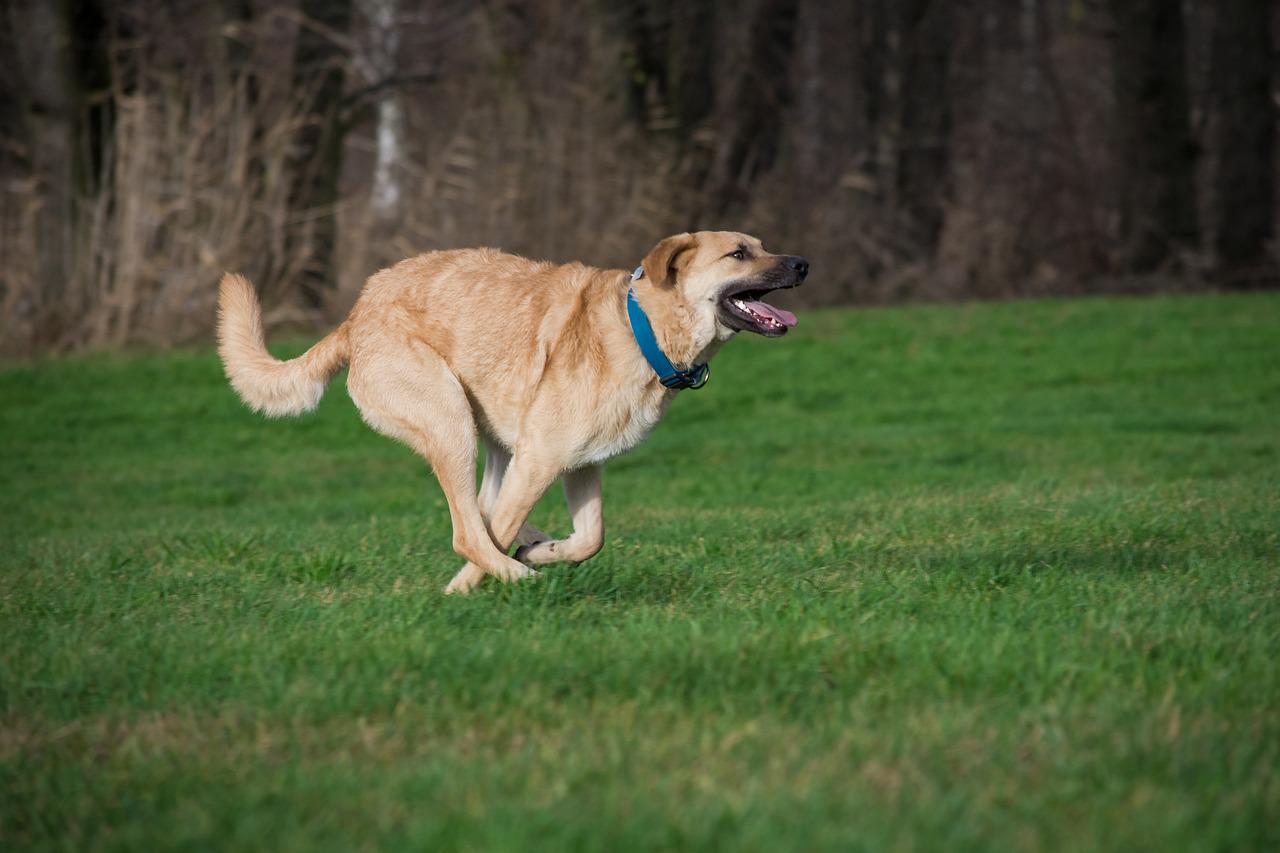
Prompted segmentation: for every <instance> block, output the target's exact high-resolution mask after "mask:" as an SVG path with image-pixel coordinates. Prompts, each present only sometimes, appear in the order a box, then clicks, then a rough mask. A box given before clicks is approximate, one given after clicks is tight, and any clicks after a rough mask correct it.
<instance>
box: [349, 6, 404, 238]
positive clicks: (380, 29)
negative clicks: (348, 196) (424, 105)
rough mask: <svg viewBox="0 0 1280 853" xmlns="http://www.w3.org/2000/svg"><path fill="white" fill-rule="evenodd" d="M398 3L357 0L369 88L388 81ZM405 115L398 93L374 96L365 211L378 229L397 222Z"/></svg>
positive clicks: (396, 44) (396, 47)
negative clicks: (364, 28) (365, 34)
mask: <svg viewBox="0 0 1280 853" xmlns="http://www.w3.org/2000/svg"><path fill="white" fill-rule="evenodd" d="M399 6H400V3H399V0H360V8H361V11H362V12H363V13H364V16H365V17H366V18H368V20H369V44H368V47H367V48H366V62H365V64H366V65H367V66H368V76H369V81H368V82H369V85H371V86H376V85H381V84H384V83H386V82H387V81H389V80H391V79H392V78H393V77H394V76H395V74H396V62H397V58H398V54H399V51H400V21H399V20H398V18H399ZM404 137H405V115H404V104H403V102H402V101H401V98H400V90H399V89H398V88H397V87H396V86H390V85H388V86H385V87H384V88H383V90H382V91H381V92H380V93H379V95H378V104H377V109H376V115H375V119H374V163H373V187H372V189H371V190H370V193H369V207H370V211H371V212H372V214H373V217H374V220H375V222H376V223H377V225H378V227H379V228H380V229H383V230H385V229H388V228H391V227H394V226H395V224H396V223H397V221H398V220H399V218H400V204H401V200H402V198H403V195H404V194H403V189H402V186H401V181H402V180H403V178H404V174H403V173H404V160H405V138H404Z"/></svg>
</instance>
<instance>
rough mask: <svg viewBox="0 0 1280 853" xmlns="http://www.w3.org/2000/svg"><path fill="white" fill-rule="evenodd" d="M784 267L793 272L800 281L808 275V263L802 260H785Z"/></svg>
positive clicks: (793, 257) (795, 258)
mask: <svg viewBox="0 0 1280 853" xmlns="http://www.w3.org/2000/svg"><path fill="white" fill-rule="evenodd" d="M786 267H787V269H789V270H794V271H795V273H796V275H798V276H799V277H800V278H801V279H803V278H804V277H805V276H807V275H808V274H809V262H808V261H807V260H805V259H804V258H799V257H795V256H792V257H789V258H787V262H786Z"/></svg>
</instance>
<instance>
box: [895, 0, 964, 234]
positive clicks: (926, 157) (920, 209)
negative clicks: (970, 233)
mask: <svg viewBox="0 0 1280 853" xmlns="http://www.w3.org/2000/svg"><path fill="white" fill-rule="evenodd" d="M953 5H954V4H953V3H952V2H951V0H904V2H902V3H900V4H899V9H900V13H901V15H902V27H901V30H900V37H901V39H902V51H903V55H902V98H901V104H902V121H901V129H900V135H899V139H898V158H897V189H898V198H899V202H900V205H901V207H902V210H903V211H904V212H905V213H906V214H907V216H908V218H909V220H910V222H911V224H912V225H913V227H914V229H915V232H916V236H917V238H918V239H919V240H920V243H921V246H922V248H923V249H924V250H925V252H926V253H928V254H929V255H932V254H933V251H934V249H935V248H936V247H937V243H938V234H939V232H940V231H941V230H942V216H943V210H944V203H945V201H946V197H947V175H948V160H949V156H948V155H949V153H950V147H951V146H950V133H951V106H950V103H951V102H950V91H949V90H950V87H949V86H948V80H949V78H950V73H951V42H952V39H953V38H954V37H955V33H954V32H953V26H952V23H953V13H952V8H953Z"/></svg>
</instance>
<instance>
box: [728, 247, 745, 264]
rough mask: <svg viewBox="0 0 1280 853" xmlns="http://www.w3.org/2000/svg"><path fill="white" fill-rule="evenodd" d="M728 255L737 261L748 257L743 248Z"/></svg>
mask: <svg viewBox="0 0 1280 853" xmlns="http://www.w3.org/2000/svg"><path fill="white" fill-rule="evenodd" d="M727 257H730V258H733V259H734V260H737V261H745V260H746V259H747V253H746V252H744V251H742V250H741V249H735V250H733V251H732V252H730V253H729V254H728V255H727Z"/></svg>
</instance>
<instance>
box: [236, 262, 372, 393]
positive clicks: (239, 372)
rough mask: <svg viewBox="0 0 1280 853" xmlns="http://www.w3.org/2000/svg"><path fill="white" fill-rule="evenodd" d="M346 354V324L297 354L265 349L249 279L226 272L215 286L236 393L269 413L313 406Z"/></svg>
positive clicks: (258, 313) (348, 351) (347, 346)
mask: <svg viewBox="0 0 1280 853" xmlns="http://www.w3.org/2000/svg"><path fill="white" fill-rule="evenodd" d="M349 354H350V344H349V343H348V341H347V324H346V323H343V324H342V325H341V326H339V327H338V328H337V329H335V330H333V331H332V332H330V333H329V334H328V335H327V336H326V337H324V338H322V339H321V340H320V341H319V342H318V343H317V344H316V345H315V346H313V347H312V348H311V349H309V350H307V351H306V352H305V353H303V354H302V355H300V356H298V357H297V358H294V359H290V360H289V361H280V360H279V359H276V358H274V357H273V356H272V355H271V353H269V352H267V342H266V338H265V337H264V335H263V332H262V307H261V306H260V305H259V304H258V295H257V294H256V293H255V292H254V290H253V285H252V284H250V283H249V280H248V279H246V278H245V277H244V276H242V275H236V274H234V273H227V274H226V275H224V276H223V277H222V284H220V285H219V286H218V355H220V356H221V357H222V367H223V369H224V370H225V371H226V373H227V378H228V379H230V380H231V387H233V388H235V389H236V393H237V394H239V395H240V399H242V400H244V401H245V403H246V404H248V406H249V407H250V408H251V409H253V410H254V411H258V412H262V413H264V414H266V415H267V416H269V417H273V418H278V417H283V416H284V415H300V414H302V413H304V412H309V411H311V410H312V409H314V408H315V407H316V406H317V405H318V404H319V403H320V398H321V397H322V396H323V395H324V389H325V386H326V385H328V384H329V377H331V376H332V375H333V374H334V373H335V372H337V370H338V369H339V368H340V367H342V366H343V365H344V364H346V361H347V358H348V356H349Z"/></svg>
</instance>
